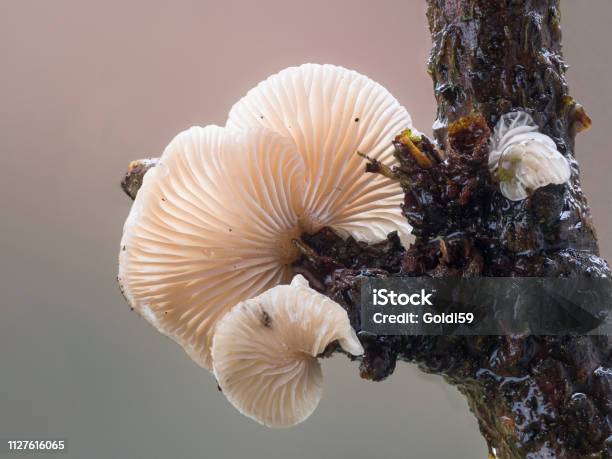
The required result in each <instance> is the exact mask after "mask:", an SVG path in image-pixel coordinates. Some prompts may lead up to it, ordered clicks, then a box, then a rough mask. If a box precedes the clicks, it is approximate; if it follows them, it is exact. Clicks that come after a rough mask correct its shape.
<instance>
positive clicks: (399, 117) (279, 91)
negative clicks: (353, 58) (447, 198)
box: [227, 64, 415, 242]
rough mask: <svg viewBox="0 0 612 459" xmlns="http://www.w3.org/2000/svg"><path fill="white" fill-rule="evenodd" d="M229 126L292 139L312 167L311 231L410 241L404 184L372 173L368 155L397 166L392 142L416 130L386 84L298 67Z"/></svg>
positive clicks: (251, 99) (272, 80)
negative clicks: (393, 236) (329, 229)
mask: <svg viewBox="0 0 612 459" xmlns="http://www.w3.org/2000/svg"><path fill="white" fill-rule="evenodd" d="M227 126H229V127H234V128H247V127H264V128H267V129H271V130H273V131H275V132H278V133H279V134H281V135H283V136H286V137H290V138H292V139H293V140H294V141H295V143H296V145H297V148H298V151H299V153H300V154H301V155H302V158H303V159H304V161H305V163H306V179H307V187H306V191H305V194H304V201H303V215H302V219H303V221H304V226H305V228H307V229H308V230H309V231H311V232H314V231H317V230H319V229H321V228H322V227H324V226H330V227H332V228H334V229H335V230H336V231H338V232H339V233H341V234H343V235H351V236H353V237H355V238H356V239H360V240H364V241H368V242H375V241H380V240H382V239H384V238H385V237H386V235H387V234H388V233H389V232H391V231H398V232H399V235H400V237H401V238H402V240H404V241H409V240H410V231H411V228H410V226H409V225H408V223H407V221H406V219H405V218H404V217H403V216H402V213H401V209H400V205H401V204H402V203H403V199H404V195H403V193H402V190H401V188H400V185H399V183H397V182H394V181H392V180H390V179H388V178H386V177H383V176H382V175H380V174H364V163H363V158H362V157H360V156H358V155H357V154H356V153H357V152H360V153H362V154H364V155H367V156H368V157H369V158H371V159H375V160H378V161H381V162H388V163H391V162H392V161H393V155H392V153H393V146H392V141H393V139H394V137H395V136H396V135H398V134H399V133H400V132H402V131H404V130H405V129H411V130H413V131H414V130H415V129H414V127H413V125H412V120H411V118H410V115H409V114H408V112H407V111H406V109H405V108H404V107H402V106H401V105H400V104H399V102H398V101H397V100H396V99H395V98H394V97H393V96H392V95H391V94H390V93H389V92H388V91H387V90H386V89H385V88H384V87H382V86H381V85H380V84H378V83H376V82H374V81H372V80H371V79H369V78H368V77H366V76H364V75H360V74H359V73H357V72H355V71H352V70H347V69H345V68H342V67H337V66H334V65H318V64H304V65H301V66H299V67H290V68H287V69H285V70H283V71H281V72H280V73H278V74H276V75H273V76H271V77H269V78H268V79H267V80H265V81H263V82H261V83H259V85H257V87H255V88H253V89H252V90H251V91H249V92H248V94H247V95H246V96H245V97H244V98H242V99H241V100H240V101H239V102H238V103H236V104H235V105H234V107H233V108H232V110H231V111H230V114H229V118H228V121H227Z"/></svg>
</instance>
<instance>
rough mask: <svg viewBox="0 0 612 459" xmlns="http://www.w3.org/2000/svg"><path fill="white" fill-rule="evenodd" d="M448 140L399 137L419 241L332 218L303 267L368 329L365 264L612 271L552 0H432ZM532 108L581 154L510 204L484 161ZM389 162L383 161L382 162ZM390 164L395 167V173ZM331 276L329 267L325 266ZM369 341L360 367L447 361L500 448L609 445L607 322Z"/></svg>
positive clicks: (554, 451)
mask: <svg viewBox="0 0 612 459" xmlns="http://www.w3.org/2000/svg"><path fill="white" fill-rule="evenodd" d="M428 6H429V8H428V12H427V17H428V20H429V26H430V31H431V35H432V41H433V49H432V52H431V57H430V62H429V71H430V73H431V75H432V78H433V83H434V91H435V96H436V100H437V102H438V112H437V120H436V123H435V125H434V128H435V138H436V140H437V143H438V145H439V148H440V150H441V151H438V150H437V149H436V148H435V147H434V146H433V145H432V144H431V143H430V142H429V141H428V140H427V139H425V138H424V139H423V140H422V141H415V140H414V139H410V137H409V136H406V135H404V136H398V138H397V139H396V142H395V146H396V156H397V158H398V160H399V162H400V166H399V168H398V169H397V170H396V171H395V172H394V173H395V175H396V176H397V177H398V179H400V180H401V183H402V184H403V186H404V191H405V206H404V213H405V215H406V217H407V219H408V220H409V222H410V223H411V224H412V225H413V227H414V228H415V233H416V235H417V240H416V242H415V243H414V244H413V245H412V247H410V248H409V249H408V250H407V251H405V252H404V251H402V249H401V248H400V247H399V246H398V244H397V241H396V240H394V239H391V240H389V241H388V242H387V243H383V244H379V245H378V246H376V247H368V248H367V249H365V248H363V247H361V246H360V244H357V243H355V242H354V241H352V240H349V241H347V242H342V241H341V240H339V239H338V238H336V237H335V236H334V235H333V234H332V233H330V232H329V231H324V232H322V233H320V234H318V235H315V236H311V237H308V238H305V239H304V242H305V243H306V244H307V245H308V246H309V247H311V248H312V249H314V253H310V254H308V253H307V254H306V256H305V257H304V258H303V259H302V260H301V262H300V263H299V266H298V267H296V269H298V270H299V271H301V272H306V273H307V274H308V275H309V276H310V278H311V279H312V283H313V284H317V285H318V286H319V288H320V289H321V290H324V291H326V292H327V293H328V294H329V295H330V296H331V297H333V298H334V299H335V300H337V301H338V302H340V303H341V304H343V305H344V306H345V307H346V308H347V310H348V311H349V315H350V317H351V320H352V321H353V324H354V326H355V327H356V329H357V330H359V326H360V324H359V320H360V319H359V294H360V292H359V281H360V279H362V278H363V277H364V276H383V277H384V276H389V275H400V276H462V277H469V276H552V277H562V276H563V277H565V276H596V277H602V276H609V275H610V271H609V268H608V266H607V264H606V262H605V261H604V260H602V259H601V258H600V257H599V253H598V247H597V239H596V236H595V231H594V228H593V225H592V222H591V217H590V213H589V208H588V206H587V203H586V199H585V197H584V194H583V192H582V189H581V187H580V179H579V168H578V163H577V161H576V160H575V152H574V136H575V135H576V133H577V132H579V131H581V130H583V129H585V128H587V127H588V126H589V124H590V120H589V119H588V117H587V116H586V114H585V112H584V110H583V109H582V108H581V107H580V106H579V105H578V104H577V103H576V102H575V101H574V100H573V99H572V98H571V97H570V96H569V95H568V88H567V85H566V81H565V77H564V73H565V68H566V67H565V64H564V62H563V58H562V55H561V30H560V13H559V5H558V2H557V1H555V0H520V1H519V0H516V1H510V0H506V1H491V0H428ZM519 109H520V110H524V111H527V112H529V113H530V114H531V115H532V116H533V118H534V120H536V122H537V123H538V125H539V126H540V128H541V131H542V132H544V133H546V134H547V135H549V136H550V137H551V138H553V139H554V141H555V142H556V144H557V147H558V149H559V151H560V152H562V153H563V154H564V155H566V156H567V158H568V159H569V160H570V162H571V164H572V169H573V174H572V179H571V181H570V183H569V184H566V185H563V186H548V187H545V188H542V189H540V190H537V191H536V192H535V193H534V194H533V195H532V196H531V197H530V198H528V199H526V200H524V201H521V202H511V201H508V200H507V199H505V198H504V197H503V196H502V195H501V194H500V193H498V192H497V187H496V184H495V183H493V182H492V179H491V177H490V175H489V173H488V170H487V164H486V159H487V155H488V147H487V141H488V138H489V134H490V131H491V130H492V129H493V126H495V123H496V122H497V120H498V119H499V117H500V115H502V114H504V113H506V112H508V111H512V110H519ZM369 170H371V171H377V170H378V165H376V164H371V165H369ZM387 172H388V171H387ZM325 274H330V275H331V276H327V277H326V276H325ZM362 340H363V342H364V346H365V348H366V353H365V355H364V357H363V360H362V362H361V376H362V377H364V378H368V379H373V380H382V379H384V378H386V377H387V376H389V375H390V374H391V373H392V372H393V370H394V368H395V365H396V362H397V361H407V362H414V363H417V364H418V365H419V367H420V368H421V369H423V370H424V371H426V372H429V373H435V374H439V375H443V376H444V377H445V378H446V380H447V381H448V382H449V383H450V384H453V385H455V386H456V387H457V388H458V389H459V391H460V392H461V393H463V394H464V395H465V396H466V398H467V400H468V404H469V406H470V409H471V410H472V412H473V413H474V415H475V416H476V417H477V419H478V423H479V426H480V430H481V432H482V434H483V436H484V437H485V439H486V441H487V444H488V446H489V450H490V452H491V454H492V455H493V456H495V457H500V458H525V457H528V458H549V457H555V458H600V457H608V455H609V451H608V448H610V447H611V446H612V437H610V435H611V433H612V432H611V422H612V418H611V417H610V416H611V414H612V370H610V369H609V368H610V366H611V365H610V350H611V346H610V340H609V339H608V337H604V336H564V337H554V336H522V337H519V336H515V337H512V336H505V337H496V336H481V337H434V336H428V337H402V336H379V337H366V336H363V337H362Z"/></svg>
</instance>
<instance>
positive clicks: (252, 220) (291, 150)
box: [118, 64, 414, 426]
mask: <svg viewBox="0 0 612 459" xmlns="http://www.w3.org/2000/svg"><path fill="white" fill-rule="evenodd" d="M405 129H411V130H413V131H414V127H413V126H412V122H411V118H410V115H409V114H408V112H407V111H406V110H405V109H404V108H403V107H402V106H401V105H400V104H399V103H398V102H397V100H396V99H395V98H393V96H392V95H391V94H390V93H389V92H388V91H387V90H386V89H385V88H383V87H382V86H381V85H379V84H378V83H375V82H374V81H372V80H370V79H369V78H367V77H365V76H363V75H360V74H359V73H357V72H354V71H351V70H347V69H344V68H342V67H336V66H332V65H316V64H305V65H302V66H300V67H292V68H288V69H285V70H283V71H281V72H280V73H278V74H277V75H274V76H272V77H270V78H268V79H267V80H265V81H263V82H262V83H260V84H259V85H258V86H257V87H256V88H254V89H252V90H251V91H249V92H248V93H247V95H246V96H245V97H244V98H243V99H241V100H240V101H239V102H238V103H237V104H236V105H234V107H233V108H232V109H231V111H230V114H229V118H228V121H227V123H226V126H225V127H219V126H206V127H192V128H191V129H189V130H187V131H184V132H182V133H180V134H178V135H177V136H176V137H175V138H174V139H173V140H172V141H171V142H170V144H169V145H168V146H167V147H166V149H165V150H164V152H163V154H162V156H161V158H160V160H159V163H158V164H157V165H156V166H155V167H153V168H151V169H150V170H148V171H147V172H146V174H145V176H144V178H143V181H142V186H141V187H140V189H139V191H138V193H137V195H136V198H135V200H134V203H133V205H132V209H131V211H130V214H129V216H128V218H127V220H126V222H125V225H124V230H123V237H122V240H121V250H120V256H119V275H118V279H119V283H120V285H121V288H122V291H123V292H124V295H125V297H126V298H127V300H128V302H129V303H130V305H131V306H132V307H133V308H134V309H135V310H136V311H138V312H139V313H140V314H141V315H142V316H143V317H144V318H145V319H146V320H147V321H149V322H150V323H151V324H152V325H153V326H154V327H155V328H157V329H158V330H159V331H160V332H161V333H163V334H165V335H167V336H169V337H170V338H172V339H173V340H175V341H176V342H177V343H179V344H180V345H181V346H182V347H183V348H184V349H185V351H186V352H187V353H188V354H189V355H190V356H191V357H192V358H193V359H194V360H195V361H196V362H197V363H198V364H199V365H201V366H202V367H204V368H207V369H209V370H212V369H213V368H214V371H215V375H216V376H217V379H218V380H219V384H220V386H221V387H222V388H223V389H224V392H225V393H226V395H227V396H228V398H229V399H230V401H232V403H234V405H235V406H237V407H238V408H239V409H240V410H241V411H242V412H244V413H245V414H247V415H249V416H252V417H253V418H255V419H258V420H260V421H261V422H263V423H264V424H267V425H274V426H281V425H291V424H294V423H296V422H299V421H301V420H303V419H304V418H305V417H307V416H308V414H310V412H312V409H314V407H315V406H316V403H317V402H318V399H319V398H320V368H319V367H318V363H317V362H316V356H317V355H318V353H320V352H322V350H323V349H324V348H325V346H326V345H327V344H329V343H330V342H332V341H335V340H338V341H339V342H340V344H341V345H342V346H343V347H345V349H346V350H347V351H348V352H351V353H359V352H361V347H360V345H359V342H358V341H357V340H356V338H355V336H354V334H352V333H353V332H352V329H351V328H350V324H349V323H348V318H347V317H346V312H344V310H342V308H341V307H340V306H339V305H337V304H336V303H334V302H332V301H331V300H328V299H326V298H325V297H323V296H322V295H320V294H318V293H316V292H314V291H313V290H311V289H309V287H308V286H307V285H305V281H304V280H303V279H302V278H296V279H295V280H294V282H293V283H292V284H291V286H282V284H286V283H288V282H289V281H290V280H291V275H292V269H291V266H292V264H293V263H294V262H295V261H297V259H298V258H299V256H300V252H299V250H298V249H297V247H296V245H295V244H294V241H295V240H299V238H300V237H301V236H302V235H303V234H306V233H313V232H316V231H318V230H320V229H321V228H323V227H331V228H333V229H334V230H336V231H337V232H338V233H340V234H341V235H345V236H349V235H350V236H352V237H354V238H356V239H358V240H363V241H368V242H374V241H378V240H381V239H384V238H385V237H386V235H387V234H388V233H390V232H392V231H397V232H398V233H399V235H400V237H401V238H402V239H403V240H405V241H406V240H407V239H408V237H409V234H410V230H411V228H410V227H409V225H408V224H407V223H406V220H405V218H403V216H402V215H401V209H400V203H401V202H402V199H403V195H402V191H401V188H400V186H399V185H398V184H397V183H396V182H394V181H392V180H390V179H388V178H386V177H383V176H381V175H378V174H364V168H363V163H362V159H361V158H360V157H359V156H358V155H357V154H356V152H360V153H364V154H367V155H368V157H369V158H371V159H376V160H378V161H381V162H384V161H390V160H392V144H391V142H392V140H393V138H394V137H395V135H396V134H398V133H399V132H401V131H403V130H405ZM277 286H279V287H277ZM232 308H233V309H232ZM262 308H265V309H262ZM262 310H263V311H265V314H266V315H267V317H269V318H270V319H271V320H274V326H273V327H272V326H271V327H269V328H266V327H264V329H263V330H262V329H261V327H259V328H256V327H255V325H256V324H257V323H258V322H257V320H258V317H259V319H261V317H262V314H263V313H262V312H261V311H262ZM342 313H343V314H342ZM258 315H259V316H258ZM300 317H301V318H300ZM220 321H221V322H220ZM296 321H297V322H296ZM264 322H265V321H264ZM300 327H301V328H300ZM216 336H217V337H216ZM266 337H267V338H266ZM245 339H246V340H247V341H249V342H245V341H244V340H245ZM213 340H214V346H213ZM266 340H267V341H266ZM258 343H259V345H260V346H259V347H256V345H257V344H258ZM258 352H259V354H257V353H258ZM251 358H252V359H253V360H252V362H251V361H250V360H249V359H251ZM251 365H252V366H251ZM274 369H275V370H274ZM234 378H237V379H234ZM249 381H250V382H249ZM270 390H272V392H270ZM296 391H297V392H296ZM298 392H299V394H298ZM245 393H249V394H250V395H249V397H251V398H250V399H249V400H246V399H245V397H246V396H245ZM279 410H280V411H279Z"/></svg>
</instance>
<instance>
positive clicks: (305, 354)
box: [212, 275, 363, 427]
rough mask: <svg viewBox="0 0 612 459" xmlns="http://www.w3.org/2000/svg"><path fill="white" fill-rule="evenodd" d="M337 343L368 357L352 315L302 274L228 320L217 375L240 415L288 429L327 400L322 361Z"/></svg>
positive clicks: (216, 351)
mask: <svg viewBox="0 0 612 459" xmlns="http://www.w3.org/2000/svg"><path fill="white" fill-rule="evenodd" d="M334 341H337V342H338V343H339V344H340V346H341V347H342V348H343V349H344V350H345V351H347V352H349V353H350V354H353V355H361V354H363V348H362V346H361V344H360V343H359V340H358V339H357V336H356V335H355V332H354V330H353V329H352V328H351V325H350V322H349V318H348V315H347V313H346V311H345V310H344V309H343V308H342V307H341V306H340V305H339V304H338V303H336V302H334V301H332V300H330V299H329V298H327V297H326V296H324V295H322V294H320V293H318V292H316V291H315V290H313V289H311V288H310V287H309V286H308V282H307V281H306V280H305V279H304V278H303V277H302V276H300V275H298V276H296V277H294V279H293V281H292V282H291V285H281V286H277V287H274V288H272V289H270V290H268V291H266V292H265V293H263V294H261V295H259V296H257V297H255V298H252V299H250V300H247V301H244V302H242V303H239V304H238V305H236V306H235V307H234V308H232V310H231V311H230V312H229V313H228V314H227V315H225V317H224V318H223V319H221V321H220V322H219V324H218V325H217V331H216V333H215V337H214V340H213V348H212V355H213V365H214V372H215V376H216V377H217V380H218V382H219V386H220V387H221V389H222V391H223V393H224V394H225V396H226V397H227V398H228V399H229V401H230V402H231V403H232V404H233V405H234V406H235V407H236V408H237V409H238V410H239V411H240V412H241V413H243V414H244V415H246V416H249V417H251V418H253V419H255V420H256V421H258V422H260V423H262V424H264V425H266V426H269V427H289V426H292V425H295V424H297V423H299V422H302V421H303V420H305V419H306V418H307V417H308V416H310V414H312V412H313V411H314V409H315V408H316V406H317V405H318V403H319V401H320V400H321V396H322V392H323V386H322V374H321V365H320V363H319V361H318V360H317V356H318V355H320V354H321V353H322V352H323V351H324V350H325V348H326V347H327V345H329V344H330V343H332V342H334Z"/></svg>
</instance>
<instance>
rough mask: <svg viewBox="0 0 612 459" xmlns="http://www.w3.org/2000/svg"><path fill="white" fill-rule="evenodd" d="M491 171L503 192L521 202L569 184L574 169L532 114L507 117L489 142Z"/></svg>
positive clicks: (508, 114) (517, 113)
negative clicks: (540, 190) (538, 191)
mask: <svg viewBox="0 0 612 459" xmlns="http://www.w3.org/2000/svg"><path fill="white" fill-rule="evenodd" d="M489 171H490V172H491V174H493V175H494V176H495V177H496V178H497V179H498V180H499V188H500V191H501V193H502V194H503V195H504V196H505V197H506V198H508V199H510V200H512V201H520V200H523V199H525V198H527V197H528V196H529V194H530V193H531V192H533V191H535V190H536V189H538V188H541V187H543V186H546V185H550V184H556V185H560V184H563V183H565V182H567V181H568V180H569V178H570V176H571V169H570V166H569V163H568V161H567V159H565V157H564V156H563V155H562V154H561V153H559V151H558V150H557V146H556V144H555V142H554V141H553V140H552V139H551V138H550V137H548V136H547V135H545V134H542V133H541V132H538V127H537V125H536V124H535V123H534V121H533V119H532V118H531V116H529V114H527V113H525V112H522V111H519V112H511V113H506V114H505V115H503V116H502V117H501V118H500V120H499V122H498V123H497V124H496V126H495V129H494V131H493V135H492V136H491V139H490V140H489Z"/></svg>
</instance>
